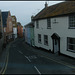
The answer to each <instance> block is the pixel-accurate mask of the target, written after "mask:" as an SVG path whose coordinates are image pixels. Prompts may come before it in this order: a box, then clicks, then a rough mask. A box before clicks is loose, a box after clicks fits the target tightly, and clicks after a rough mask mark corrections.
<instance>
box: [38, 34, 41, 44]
mask: <svg viewBox="0 0 75 75" xmlns="http://www.w3.org/2000/svg"><path fill="white" fill-rule="evenodd" d="M38 43H41V34H38Z"/></svg>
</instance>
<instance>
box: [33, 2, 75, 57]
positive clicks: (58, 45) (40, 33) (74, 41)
mask: <svg viewBox="0 0 75 75" xmlns="http://www.w3.org/2000/svg"><path fill="white" fill-rule="evenodd" d="M74 9H75V2H71V1H70V2H62V3H59V4H56V5H53V6H49V7H47V4H46V5H45V8H44V9H43V10H41V12H39V13H38V14H37V15H36V16H35V17H34V20H35V22H34V25H35V27H34V35H35V46H36V47H41V48H44V49H46V50H50V51H51V52H53V53H60V54H64V55H67V56H70V57H73V58H75V33H74V32H75V10H74Z"/></svg>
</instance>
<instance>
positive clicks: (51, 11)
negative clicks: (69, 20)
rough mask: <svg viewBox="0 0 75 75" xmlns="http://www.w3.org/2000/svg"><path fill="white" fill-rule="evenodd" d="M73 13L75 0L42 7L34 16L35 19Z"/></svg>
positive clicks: (74, 11)
mask: <svg viewBox="0 0 75 75" xmlns="http://www.w3.org/2000/svg"><path fill="white" fill-rule="evenodd" d="M71 13H75V1H65V2H61V3H58V4H55V5H52V6H49V7H47V8H44V9H42V10H41V11H40V12H39V13H38V14H37V15H36V16H35V17H34V20H36V19H44V18H48V17H55V16H61V15H67V14H71Z"/></svg>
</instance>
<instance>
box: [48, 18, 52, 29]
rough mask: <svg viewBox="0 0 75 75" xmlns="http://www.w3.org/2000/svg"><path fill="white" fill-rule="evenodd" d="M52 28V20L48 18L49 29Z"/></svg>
mask: <svg viewBox="0 0 75 75" xmlns="http://www.w3.org/2000/svg"><path fill="white" fill-rule="evenodd" d="M50 28H51V19H50V18H47V29H50Z"/></svg>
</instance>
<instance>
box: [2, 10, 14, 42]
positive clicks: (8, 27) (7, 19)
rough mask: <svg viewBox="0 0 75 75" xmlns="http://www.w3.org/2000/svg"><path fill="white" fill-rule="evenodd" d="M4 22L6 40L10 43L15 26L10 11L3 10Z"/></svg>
mask: <svg viewBox="0 0 75 75" xmlns="http://www.w3.org/2000/svg"><path fill="white" fill-rule="evenodd" d="M2 23H3V30H4V41H5V43H8V42H9V41H10V40H11V39H12V34H13V26H12V17H11V13H10V11H4V12H2Z"/></svg>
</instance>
